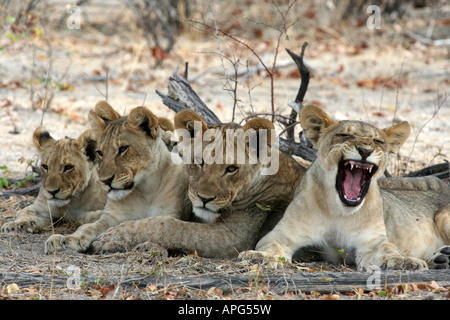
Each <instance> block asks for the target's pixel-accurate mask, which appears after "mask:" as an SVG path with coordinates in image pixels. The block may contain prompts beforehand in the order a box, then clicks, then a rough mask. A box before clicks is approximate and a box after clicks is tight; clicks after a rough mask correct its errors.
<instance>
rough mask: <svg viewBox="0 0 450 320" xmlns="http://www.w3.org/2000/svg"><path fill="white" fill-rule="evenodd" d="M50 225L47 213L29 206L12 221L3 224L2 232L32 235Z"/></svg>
mask: <svg viewBox="0 0 450 320" xmlns="http://www.w3.org/2000/svg"><path fill="white" fill-rule="evenodd" d="M50 225H51V221H50V215H49V213H48V211H42V210H39V208H36V207H35V206H33V205H31V206H29V207H26V208H24V209H22V210H21V211H20V212H19V214H18V215H17V218H16V219H15V220H14V221H11V222H7V223H5V224H4V225H3V226H2V228H1V231H2V232H11V231H15V232H29V233H33V232H36V231H38V230H39V229H42V228H44V227H49V226H50Z"/></svg>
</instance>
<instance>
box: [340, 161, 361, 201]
mask: <svg viewBox="0 0 450 320" xmlns="http://www.w3.org/2000/svg"><path fill="white" fill-rule="evenodd" d="M362 174H363V170H362V169H359V168H354V169H353V170H351V169H350V167H349V166H346V167H345V179H344V193H345V195H346V196H347V198H349V199H357V198H358V197H359V193H360V191H361V181H362V179H361V178H362Z"/></svg>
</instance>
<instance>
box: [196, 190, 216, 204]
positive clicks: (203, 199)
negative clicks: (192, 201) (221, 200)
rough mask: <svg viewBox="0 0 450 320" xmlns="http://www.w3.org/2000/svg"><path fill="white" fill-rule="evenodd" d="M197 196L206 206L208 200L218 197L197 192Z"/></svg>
mask: <svg viewBox="0 0 450 320" xmlns="http://www.w3.org/2000/svg"><path fill="white" fill-rule="evenodd" d="M197 197H198V198H199V199H200V200H201V201H202V202H203V206H205V205H206V204H207V203H208V202H211V201H213V200H214V199H215V198H216V197H212V198H207V197H203V196H201V195H200V194H199V193H197Z"/></svg>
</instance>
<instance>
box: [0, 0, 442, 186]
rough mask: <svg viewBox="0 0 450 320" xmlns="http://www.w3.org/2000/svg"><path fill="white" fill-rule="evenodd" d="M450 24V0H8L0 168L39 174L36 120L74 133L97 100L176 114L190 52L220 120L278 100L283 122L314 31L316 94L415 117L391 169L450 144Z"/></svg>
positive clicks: (424, 160) (428, 159)
mask: <svg viewBox="0 0 450 320" xmlns="http://www.w3.org/2000/svg"><path fill="white" fill-rule="evenodd" d="M369 5H374V6H375V9H373V8H372V10H368V7H369ZM449 31H450V5H449V3H448V1H427V0H416V1H398V0H393V1H387V0H386V1H381V0H380V1H372V2H370V3H369V2H368V1H357V0H343V1H332V0H317V1H312V0H310V1H291V0H289V1H275V0H274V1H260V0H258V1H256V0H234V1H206V0H170V1H163V0H138V1H131V0H85V1H78V2H73V1H62V0H47V1H45V0H28V1H25V0H22V1H12V0H0V32H1V35H0V128H1V130H0V140H1V141H2V146H1V149H0V168H2V169H0V170H1V171H0V176H3V177H5V178H9V177H23V176H27V175H29V174H30V170H31V166H32V165H33V164H34V163H35V161H36V159H37V158H36V152H35V150H34V149H33V147H32V143H31V135H32V132H33V131H34V129H35V128H36V127H37V126H38V125H39V124H41V123H42V124H44V125H45V126H46V127H47V128H48V130H49V131H50V133H51V134H52V135H53V136H54V137H55V138H63V137H64V136H70V137H77V136H78V135H79V134H80V133H81V131H82V130H85V129H86V128H87V113H88V111H89V110H90V109H92V108H93V107H94V105H95V103H96V102H97V101H99V100H107V101H108V102H109V103H110V104H111V105H112V106H113V107H114V108H116V110H117V111H119V112H120V113H123V114H126V113H127V112H128V111H129V109H130V108H132V107H134V106H137V105H145V106H147V107H148V108H150V109H151V110H152V111H153V112H155V113H156V114H158V115H160V116H168V117H173V112H172V111H171V110H169V109H168V108H167V107H166V106H164V105H163V104H162V102H161V98H160V97H159V96H158V95H157V94H156V90H158V91H160V92H163V93H166V92H167V85H168V79H169V77H170V76H171V75H172V74H173V73H174V72H178V73H184V71H185V66H186V63H188V81H189V82H190V84H191V86H192V87H193V89H194V90H195V91H196V92H197V94H198V95H199V96H200V98H201V99H202V100H203V101H204V102H205V103H206V104H207V105H208V107H209V108H210V109H211V110H212V111H214V112H215V113H216V114H217V115H218V116H219V118H220V119H221V120H222V121H224V122H227V121H231V120H234V121H235V122H238V123H239V122H243V121H245V119H248V117H251V116H252V115H254V114H259V115H261V116H266V117H268V118H270V116H271V113H272V110H273V111H274V112H275V114H276V120H277V121H276V124H277V128H278V129H279V131H280V132H281V131H282V129H283V127H282V126H280V125H278V120H282V119H283V117H287V116H288V115H289V113H290V107H289V106H288V103H289V102H290V101H293V100H294V98H295V95H296V94H297V90H298V87H299V84H300V74H299V71H298V69H297V67H296V65H295V63H294V62H293V61H292V59H291V58H290V56H289V55H288V54H287V52H286V50H285V49H286V48H287V49H290V50H292V51H293V52H295V53H297V54H299V53H300V51H301V47H302V44H303V43H304V42H305V41H306V42H307V43H308V46H307V48H306V51H305V58H304V61H305V63H306V65H307V67H308V68H309V69H310V72H311V76H312V78H311V81H310V84H309V88H308V91H307V93H306V96H305V99H304V102H305V103H315V104H317V105H319V106H320V107H322V108H324V110H325V111H326V112H328V113H330V114H332V115H333V116H334V117H336V118H337V119H344V118H351V119H360V120H364V121H368V122H370V123H372V124H375V125H378V126H380V127H384V126H389V125H391V124H392V123H393V122H396V121H399V120H407V121H409V122H410V123H411V125H412V133H411V136H410V138H409V139H408V141H407V143H406V144H405V146H404V147H403V149H402V150H401V152H400V154H399V155H398V157H396V158H395V159H393V163H392V167H391V168H390V169H391V170H390V172H393V173H397V174H401V173H404V172H406V171H411V170H417V169H420V168H421V167H424V166H428V165H431V164H434V163H439V162H442V161H443V160H444V159H449V157H450V147H449V146H450V108H449V99H447V96H448V88H449V83H450V63H449V57H450V56H449V47H450V39H449V38H450V36H449V35H450V32H449ZM233 115H234V116H233ZM300 130H301V128H300V126H299V125H298V126H297V127H296V131H297V132H299V131H300Z"/></svg>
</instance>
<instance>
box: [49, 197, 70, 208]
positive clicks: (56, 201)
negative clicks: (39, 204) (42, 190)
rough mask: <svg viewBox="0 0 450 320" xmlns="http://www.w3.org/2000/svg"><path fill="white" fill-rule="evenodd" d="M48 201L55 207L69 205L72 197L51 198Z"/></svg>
mask: <svg viewBox="0 0 450 320" xmlns="http://www.w3.org/2000/svg"><path fill="white" fill-rule="evenodd" d="M48 202H49V203H50V205H52V206H55V207H64V206H67V205H68V204H69V202H70V199H65V200H62V199H55V198H53V199H49V200H48Z"/></svg>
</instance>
